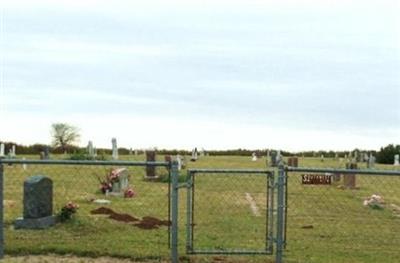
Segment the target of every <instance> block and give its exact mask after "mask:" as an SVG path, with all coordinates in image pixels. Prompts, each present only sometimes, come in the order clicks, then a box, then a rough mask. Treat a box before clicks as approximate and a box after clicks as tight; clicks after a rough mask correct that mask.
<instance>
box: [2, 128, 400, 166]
mask: <svg viewBox="0 0 400 263" xmlns="http://www.w3.org/2000/svg"><path fill="white" fill-rule="evenodd" d="M51 136H52V144H51V145H46V144H33V145H21V144H17V143H14V142H2V143H4V144H5V153H7V152H8V151H9V149H11V148H12V146H13V145H15V146H16V153H17V154H40V152H44V151H46V149H48V150H49V152H50V153H52V154H62V153H84V152H86V147H78V146H76V145H75V143H76V142H77V140H78V139H79V137H80V134H79V129H78V128H76V127H74V126H71V125H69V124H67V123H54V124H52V126H51ZM0 142H1V141H0ZM271 151H274V149H258V150H251V149H232V150H211V151H207V154H208V155H212V156H222V155H233V156H251V155H252V154H253V153H256V155H258V156H267V154H268V152H271ZM275 151H276V150H275ZM118 152H119V154H121V155H127V154H130V153H131V150H130V149H128V148H124V147H122V148H118ZM137 152H138V154H143V152H144V151H143V150H137ZM156 152H157V153H158V154H161V155H177V154H180V155H188V154H191V151H187V150H178V149H173V150H170V149H157V150H156ZM355 152H357V153H358V154H360V153H362V152H363V153H368V154H369V153H372V154H373V155H374V156H375V157H376V161H377V162H378V163H385V164H393V161H394V159H393V158H394V155H395V154H400V145H394V144H389V145H387V146H385V147H381V148H380V150H379V151H375V150H360V149H354V150H351V151H324V150H319V151H302V152H290V151H281V154H282V155H283V156H304V157H321V156H324V157H326V158H334V157H339V158H344V157H345V156H346V155H347V156H349V155H350V154H352V155H353V156H354V153H355ZM97 153H98V154H102V155H108V154H111V153H112V150H111V149H106V148H97Z"/></svg>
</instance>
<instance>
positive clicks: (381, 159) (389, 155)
mask: <svg viewBox="0 0 400 263" xmlns="http://www.w3.org/2000/svg"><path fill="white" fill-rule="evenodd" d="M396 154H400V145H396V146H395V145H393V144H389V145H388V146H386V147H381V149H380V151H379V152H377V154H376V162H378V163H386V164H393V161H394V156H395V155H396Z"/></svg>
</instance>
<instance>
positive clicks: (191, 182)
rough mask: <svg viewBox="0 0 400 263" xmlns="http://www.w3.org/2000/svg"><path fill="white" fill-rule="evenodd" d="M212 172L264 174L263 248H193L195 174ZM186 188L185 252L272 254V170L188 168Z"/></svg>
mask: <svg viewBox="0 0 400 263" xmlns="http://www.w3.org/2000/svg"><path fill="white" fill-rule="evenodd" d="M206 173H213V174H229V175H230V176H240V175H242V174H252V175H260V176H266V185H265V186H266V192H265V193H266V215H265V217H266V222H265V225H266V233H265V249H264V250H236V249H234V250H210V249H195V248H194V241H193V235H194V204H195V199H194V194H195V177H196V175H201V174H206ZM186 180H187V182H186V188H187V208H186V254H190V255H195V254H209V255H211V254H219V255H221V254H228V255H272V253H273V242H274V239H273V224H274V219H273V212H274V188H275V186H274V171H270V170H255V169H189V170H188V171H187V178H186Z"/></svg>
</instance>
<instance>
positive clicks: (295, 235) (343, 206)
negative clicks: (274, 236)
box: [285, 172, 400, 262]
mask: <svg viewBox="0 0 400 263" xmlns="http://www.w3.org/2000/svg"><path fill="white" fill-rule="evenodd" d="M286 190H287V206H288V207H287V222H286V224H287V237H286V242H287V244H286V248H287V251H285V258H286V259H287V260H288V261H289V262H290V260H293V261H295V262H399V258H400V250H399V247H400V228H399V224H400V176H388V175H366V174H356V175H345V174H340V173H321V172H318V173H307V172H301V173H296V172H290V173H288V177H287V189H286Z"/></svg>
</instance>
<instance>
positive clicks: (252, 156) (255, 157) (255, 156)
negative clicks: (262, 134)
mask: <svg viewBox="0 0 400 263" xmlns="http://www.w3.org/2000/svg"><path fill="white" fill-rule="evenodd" d="M251 160H252V161H253V162H255V161H257V154H256V153H255V152H253V154H252V155H251Z"/></svg>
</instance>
